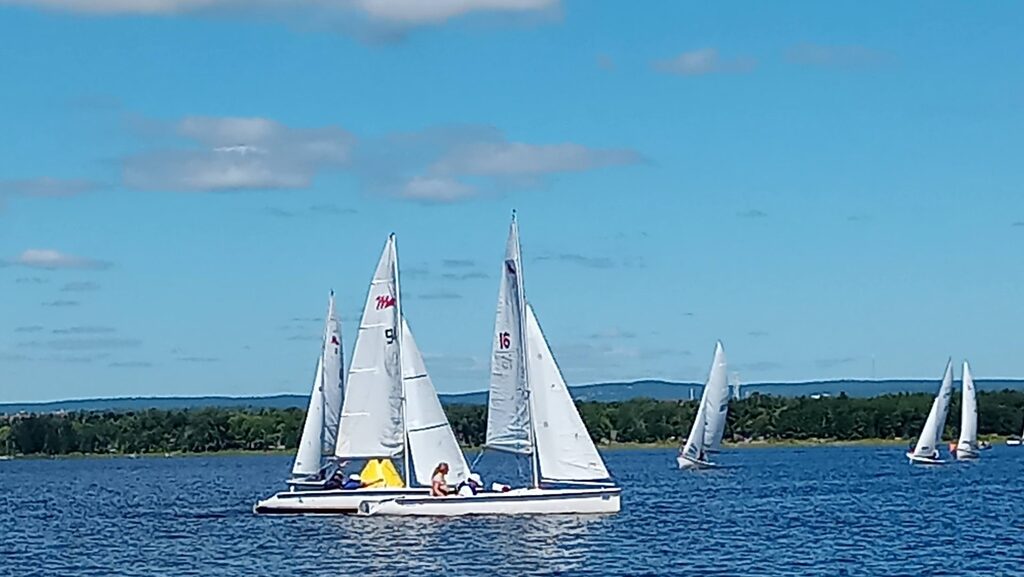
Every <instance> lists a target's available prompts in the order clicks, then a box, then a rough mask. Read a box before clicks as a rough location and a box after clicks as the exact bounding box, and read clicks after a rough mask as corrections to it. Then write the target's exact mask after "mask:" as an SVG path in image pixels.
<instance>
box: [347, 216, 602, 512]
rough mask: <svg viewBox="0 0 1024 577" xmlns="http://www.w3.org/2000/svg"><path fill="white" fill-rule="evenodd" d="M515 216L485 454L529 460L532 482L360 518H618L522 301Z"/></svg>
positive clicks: (373, 506) (596, 459)
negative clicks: (492, 452)
mask: <svg viewBox="0 0 1024 577" xmlns="http://www.w3.org/2000/svg"><path fill="white" fill-rule="evenodd" d="M522 270H523V267H522V257H521V254H520V249H519V228H518V224H517V223H516V218H515V213H513V216H512V224H511V227H510V229H509V236H508V242H507V243H506V247H505V259H504V261H503V262H502V267H501V285H500V288H499V292H498V310H497V318H496V321H495V335H494V341H493V344H492V346H493V349H492V353H493V354H492V357H491V384H490V390H489V395H488V405H487V435H486V443H485V447H486V448H487V449H491V450H496V451H503V452H507V453H512V454H517V455H522V456H527V457H529V459H530V469H531V483H530V486H528V487H524V488H517V489H510V490H507V491H504V492H480V493H477V494H475V495H467V496H458V495H452V496H444V497H432V496H427V497H398V498H395V499H390V500H385V501H379V502H373V503H370V502H367V503H364V504H362V505H360V509H359V512H360V514H364V515H400V516H401V515H426V516H458V515H523V514H555V513H570V514H581V513H616V512H618V511H619V508H620V495H621V492H622V490H621V489H620V488H619V487H617V486H615V484H614V483H612V482H611V479H610V475H609V474H608V469H607V468H605V465H604V461H603V460H602V459H601V455H600V454H599V453H598V452H597V448H596V447H595V446H594V442H593V441H592V440H591V439H590V434H589V433H588V432H587V429H586V426H585V425H584V424H583V419H582V418H581V417H580V414H579V412H578V411H577V410H576V405H575V404H574V403H573V400H572V397H571V396H570V395H569V389H568V387H567V386H566V384H565V379H564V378H563V377H562V372H561V370H559V368H558V365H557V364H556V363H555V359H554V356H553V355H552V353H551V349H550V347H549V346H548V343H547V340H546V339H545V338H544V332H543V331H542V330H541V327H540V323H539V322H538V321H537V316H536V314H535V313H534V311H533V307H531V306H530V304H529V303H528V301H527V300H526V298H525V294H524V291H523V278H522Z"/></svg>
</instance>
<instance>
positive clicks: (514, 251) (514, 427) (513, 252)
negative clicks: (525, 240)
mask: <svg viewBox="0 0 1024 577" xmlns="http://www.w3.org/2000/svg"><path fill="white" fill-rule="evenodd" d="M520 265H521V260H520V257H519V231H518V228H517V227H516V222H515V220H513V221H512V226H511V228H510V229H509V233H508V242H507V243H506V245H505V260H504V261H503V262H502V265H501V287H500V289H499V291H498V310H497V315H496V318H495V321H494V343H493V352H492V356H491V385H490V389H489V392H488V397H487V437H486V441H485V444H486V446H487V447H489V448H491V449H497V450H501V451H509V452H513V453H519V454H528V453H530V451H531V450H532V443H531V440H530V415H529V406H528V405H527V403H528V401H527V395H526V375H525V372H524V368H523V349H522V343H521V342H520V341H521V335H522V329H521V322H522V306H521V303H520V295H521V294H522V292H521V287H520V282H521V277H520V271H521V270H522V267H521V266H520Z"/></svg>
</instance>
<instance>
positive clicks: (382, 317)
mask: <svg viewBox="0 0 1024 577" xmlns="http://www.w3.org/2000/svg"><path fill="white" fill-rule="evenodd" d="M400 293H401V291H400V287H399V277H398V255H397V248H396V240H395V235H391V236H389V237H388V241H387V243H386V244H385V246H384V252H383V253H382V254H381V258H380V261H379V262H378V264H377V268H376V271H375V273H374V276H373V280H372V281H371V283H370V289H369V291H368V293H367V298H366V304H365V306H364V308H363V317H362V320H361V322H360V325H359V334H358V336H357V338H356V344H355V349H354V351H353V354H352V363H351V366H350V367H349V371H348V380H347V383H346V387H345V390H344V393H345V394H344V400H343V402H342V403H341V410H340V416H339V419H338V426H337V435H336V437H335V441H336V442H335V444H334V446H333V448H332V449H331V451H332V453H333V458H334V459H336V460H337V461H338V467H339V468H342V467H344V466H346V465H348V464H351V463H359V462H365V463H366V467H364V468H363V472H364V475H363V476H362V477H363V478H362V479H361V483H362V485H363V486H360V487H358V488H352V489H345V488H326V487H325V488H323V489H322V490H294V487H293V490H290V491H285V492H281V493H277V494H276V495H274V496H272V497H270V498H269V499H265V500H263V501H260V502H258V503H257V504H256V505H255V507H254V512H256V513H258V514H347V513H355V512H356V511H357V509H358V507H359V505H360V504H361V503H364V502H368V501H374V500H381V499H389V498H394V497H396V496H402V495H424V494H429V485H430V474H431V472H432V470H433V467H434V466H435V465H436V464H437V463H439V462H441V461H445V462H447V463H448V464H449V468H450V470H449V478H450V479H451V480H453V481H461V480H463V479H465V478H466V476H468V474H469V466H468V465H467V464H466V460H465V457H464V456H463V454H462V450H461V449H460V448H459V445H458V442H457V441H456V439H455V434H454V432H453V431H452V429H451V425H450V424H449V423H448V419H447V417H446V416H445V414H444V411H443V409H442V408H441V402H440V400H438V397H437V391H436V390H435V389H434V385H433V382H432V381H431V380H430V377H429V375H428V374H427V370H426V367H425V366H424V363H423V356H422V354H421V353H420V351H419V348H418V347H417V346H416V341H415V340H414V339H413V337H412V331H411V330H409V325H408V323H407V322H406V320H405V316H404V315H403V313H402V305H401V297H400ZM311 405H313V401H312V400H311ZM315 418H316V417H315V415H314V416H313V419H315ZM399 457H401V458H402V459H403V467H402V476H399V474H398V472H397V471H396V470H395V467H394V465H393V463H392V461H391V460H392V459H394V458H399ZM297 460H298V458H297ZM367 471H373V472H374V477H375V478H374V479H369V478H367V477H368V475H366V474H365V473H366V472H367Z"/></svg>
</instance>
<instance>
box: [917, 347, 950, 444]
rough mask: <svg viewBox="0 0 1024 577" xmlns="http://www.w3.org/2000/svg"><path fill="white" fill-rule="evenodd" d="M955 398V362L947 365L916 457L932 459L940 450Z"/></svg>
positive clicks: (919, 440) (920, 439) (920, 438)
mask: <svg viewBox="0 0 1024 577" xmlns="http://www.w3.org/2000/svg"><path fill="white" fill-rule="evenodd" d="M952 396H953V361H952V360H950V361H949V362H947V363H946V373H945V374H944V375H943V376H942V386H940V387H939V392H938V393H937V394H936V395H935V400H934V401H932V410H931V411H930V412H929V413H928V420H927V421H925V423H924V429H922V430H921V436H920V437H919V438H918V440H917V446H916V447H914V456H915V457H928V458H931V457H932V456H933V455H934V453H935V452H936V451H937V450H938V446H939V443H941V442H942V431H943V429H944V428H945V427H946V412H947V411H948V410H949V400H950V398H951V397H952Z"/></svg>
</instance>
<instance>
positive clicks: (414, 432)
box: [402, 321, 469, 486]
mask: <svg viewBox="0 0 1024 577" xmlns="http://www.w3.org/2000/svg"><path fill="white" fill-rule="evenodd" d="M403 322H404V321H403ZM402 365H403V367H402V372H403V374H404V378H405V415H406V419H407V424H408V429H409V453H410V454H411V457H412V468H413V471H415V473H416V477H415V478H416V483H418V484H420V485H426V486H429V485H430V477H431V474H432V473H433V472H434V467H436V466H437V464H438V463H440V462H442V461H443V462H445V463H448V475H447V478H448V482H449V483H450V484H453V485H454V484H457V483H460V482H462V481H464V480H466V477H467V476H468V475H469V465H467V464H466V458H465V457H464V456H463V455H462V449H460V448H459V443H458V441H457V440H456V439H455V433H454V432H453V431H452V427H451V425H450V424H449V423H448V417H447V416H446V415H445V413H444V409H443V408H442V407H441V401H440V400H438V398H437V391H436V390H435V389H434V383H433V382H432V381H431V380H430V375H428V374H427V367H426V365H425V364H424V363H423V355H421V354H420V349H419V347H417V346H416V340H415V339H414V338H413V336H412V331H410V330H409V323H408V322H405V324H404V325H403V326H402Z"/></svg>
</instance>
